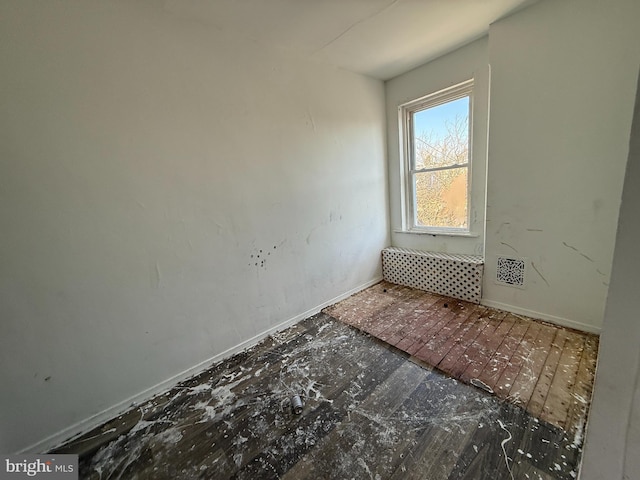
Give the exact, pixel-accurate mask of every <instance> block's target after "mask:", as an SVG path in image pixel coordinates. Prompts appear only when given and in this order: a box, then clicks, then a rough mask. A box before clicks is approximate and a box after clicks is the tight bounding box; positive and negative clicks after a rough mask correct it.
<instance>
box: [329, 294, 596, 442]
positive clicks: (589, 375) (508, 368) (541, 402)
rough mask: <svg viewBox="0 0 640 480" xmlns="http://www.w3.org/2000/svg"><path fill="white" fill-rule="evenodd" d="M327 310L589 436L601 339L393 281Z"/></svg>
mask: <svg viewBox="0 0 640 480" xmlns="http://www.w3.org/2000/svg"><path fill="white" fill-rule="evenodd" d="M324 311H325V312H326V313H327V314H329V315H332V316H333V317H335V318H338V319H340V320H341V321H343V322H345V323H347V324H349V325H352V326H354V327H356V328H359V329H361V330H363V331H364V332H367V333H369V334H371V335H374V336H375V337H377V338H379V339H381V340H383V341H385V342H388V343H389V344H391V345H394V346H396V347H397V348H399V349H400V350H403V351H404V352H407V353H408V354H410V355H412V356H415V357H416V358H418V359H420V360H422V361H425V362H427V363H428V364H429V365H432V366H434V367H437V368H438V369H440V370H442V371H443V372H445V373H447V374H449V375H452V376H453V377H455V378H457V379H460V380H462V381H464V382H466V383H470V384H472V385H475V386H477V387H480V388H484V389H485V390H487V391H489V392H491V393H495V394H496V395H497V396H498V397H500V398H502V399H506V400H509V401H511V402H512V403H514V404H516V405H521V406H522V407H524V408H526V410H527V411H528V412H530V413H531V414H533V415H535V416H536V417H538V418H540V419H542V420H545V421H547V422H549V423H551V424H553V425H556V426H559V427H561V428H564V429H565V430H567V431H568V432H569V433H570V434H581V432H582V431H583V429H584V426H585V423H586V419H587V413H588V408H589V403H590V399H591V391H592V386H593V378H594V375H595V367H596V359H597V352H598V337H597V336H596V335H591V334H586V333H583V332H578V331H575V330H570V329H566V328H562V327H557V326H554V325H550V324H548V323H544V322H539V321H534V320H531V319H528V318H524V317H521V316H518V315H514V314H510V313H507V312H503V311H499V310H495V309H491V308H487V307H483V306H480V305H476V304H473V303H468V302H464V301H461V300H455V299H453V298H449V297H443V296H441V295H436V294H430V293H427V292H423V291H420V290H416V289H412V288H408V287H402V286H399V285H394V284H391V283H387V282H382V283H379V284H377V285H374V286H373V287H371V288H369V289H367V290H364V291H362V292H360V293H358V294H356V295H353V296H352V297H349V298H347V299H346V300H343V301H342V302H340V303H337V304H335V305H332V306H331V307H328V308H326V309H325V310H324Z"/></svg>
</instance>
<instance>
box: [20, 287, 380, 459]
mask: <svg viewBox="0 0 640 480" xmlns="http://www.w3.org/2000/svg"><path fill="white" fill-rule="evenodd" d="M380 281H382V277H381V276H380V277H376V278H374V279H373V280H370V281H368V282H366V283H364V284H362V285H360V286H358V287H355V288H353V289H351V290H349V291H348V292H345V293H343V294H341V295H338V296H337V297H334V298H332V299H330V300H327V301H326V302H324V303H322V304H320V305H317V306H316V307H314V308H312V309H310V310H307V311H306V312H303V313H301V314H299V315H296V316H295V317H293V318H290V319H289V320H286V321H284V322H281V323H279V324H277V325H275V326H273V327H271V328H269V329H267V330H265V331H264V332H262V333H259V334H258V335H255V336H254V337H251V338H249V339H248V340H245V341H244V342H241V343H239V344H238V345H236V346H234V347H231V348H229V349H227V350H225V351H224V352H221V353H219V354H217V355H214V356H213V357H211V358H208V359H207V360H204V361H202V362H200V363H198V364H197V365H194V366H193V367H191V368H188V369H187V370H185V371H183V372H180V373H178V374H177V375H174V376H172V377H170V378H168V379H166V380H164V381H162V382H160V383H158V384H156V385H154V386H152V387H150V388H147V389H145V390H143V391H141V392H140V393H137V394H135V395H133V396H131V397H129V398H127V399H125V400H123V401H121V402H119V403H117V404H116V405H113V406H111V407H108V408H106V409H105V410H102V411H101V412H99V413H96V414H95V415H92V416H91V417H89V418H86V419H84V420H81V421H80V422H78V423H75V424H73V425H71V426H70V427H67V428H65V429H63V430H61V431H59V432H57V433H55V434H53V435H50V436H48V437H47V438H45V439H43V440H40V441H39V442H37V443H34V444H33V445H30V446H28V447H26V448H24V449H22V450H20V451H18V452H16V454H28V453H41V452H47V451H49V450H51V449H53V448H55V447H57V446H60V445H62V444H63V443H65V442H67V441H69V440H72V439H74V438H77V437H78V436H80V435H84V434H85V433H86V432H88V431H90V430H92V429H94V428H96V427H98V426H100V425H102V424H103V423H105V422H106V421H108V420H110V419H112V418H114V417H117V416H118V415H121V414H122V413H124V412H126V411H127V410H129V409H130V408H131V407H132V406H134V405H136V404H139V403H142V402H144V401H147V400H149V399H151V398H152V397H154V396H156V395H158V394H160V393H162V392H165V391H167V390H170V389H171V388H173V387H174V386H176V385H177V384H178V383H180V382H183V381H185V380H187V379H189V378H191V377H193V376H195V375H198V374H199V373H201V372H202V371H204V370H206V369H207V368H210V367H211V366H212V365H214V364H216V363H218V362H221V361H222V360H224V359H226V358H228V357H230V356H232V355H234V354H236V353H238V352H241V351H242V350H245V349H247V348H250V347H252V346H254V345H256V344H257V343H258V342H260V341H261V340H263V339H264V338H266V337H268V336H269V335H271V334H273V333H275V332H278V331H280V330H284V329H285V328H288V327H290V326H292V325H294V324H296V323H298V322H299V321H301V320H304V319H305V318H308V317H310V316H312V315H315V314H316V313H318V312H319V311H320V310H322V309H323V308H325V307H327V306H329V305H333V304H334V303H336V302H339V301H340V300H344V299H345V298H347V297H349V296H351V295H353V294H354V293H357V292H359V291H361V290H364V289H365V288H369V287H370V286H372V285H375V284H376V283H379V282H380Z"/></svg>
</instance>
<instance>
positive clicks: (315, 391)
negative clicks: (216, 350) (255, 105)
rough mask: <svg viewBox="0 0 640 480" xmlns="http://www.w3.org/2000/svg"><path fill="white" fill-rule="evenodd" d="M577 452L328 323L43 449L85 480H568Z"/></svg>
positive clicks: (489, 401) (325, 319) (537, 425)
mask: <svg viewBox="0 0 640 480" xmlns="http://www.w3.org/2000/svg"><path fill="white" fill-rule="evenodd" d="M583 358H584V356H581V357H580V359H579V362H580V363H581V364H582V363H583ZM584 362H586V360H584ZM586 380H588V379H584V381H586ZM580 382H583V380H580V379H579V378H576V385H581V383H580ZM293 394H299V395H301V396H302V398H303V399H304V402H305V405H304V409H303V412H302V414H300V415H295V414H294V413H293V412H292V411H291V408H290V397H291V396H292V395H293ZM580 451H581V445H580V444H579V443H577V442H576V441H575V438H574V437H571V436H570V435H568V434H566V433H565V432H564V431H563V430H562V429H560V428H558V427H556V426H554V425H552V424H550V423H548V422H545V421H543V420H538V419H536V418H534V417H533V416H531V415H530V414H529V413H527V412H526V411H524V410H523V409H521V408H519V407H517V406H515V405H512V404H510V403H508V402H504V401H502V400H500V399H499V398H497V397H495V396H492V395H489V394H487V393H486V392H483V391H481V390H478V389H476V388H474V387H471V386H468V385H466V384H464V383H462V382H460V381H458V380H456V379H454V378H451V377H449V376H447V375H444V374H442V373H441V372H440V371H438V370H437V369H433V368H430V367H428V366H425V365H424V364H423V363H422V362H421V361H420V360H419V359H416V358H415V357H411V356H410V355H408V354H407V353H405V352H402V351H401V350H399V349H397V348H395V347H392V346H389V345H387V344H385V343H383V342H381V341H379V340H377V339H375V338H374V337H371V336H370V335H368V334H364V333H362V332H361V331H359V330H357V329H355V328H352V327H350V326H348V325H346V324H344V323H341V322H338V321H336V320H334V319H333V318H331V317H330V316H328V315H326V314H318V315H316V316H314V317H311V318H309V319H307V320H304V321H303V322H301V323H299V324H298V325H296V326H294V327H292V328H291V329H288V330H285V331H284V332H281V333H278V334H275V335H273V336H272V337H270V338H268V339H266V340H265V341H263V342H262V343H261V344H259V345H258V346H256V347H254V348H252V349H249V350H246V351H244V352H242V353H240V354H238V355H235V356H234V357H231V358H229V359H228V360H225V361H224V362H221V363H219V364H217V365H214V366H212V367H211V368H210V369H208V370H207V371H205V372H203V373H202V374H200V375H198V376H196V377H194V378H192V379H190V380H188V381H186V382H183V383H182V384H180V385H178V386H177V387H175V388H173V389H172V390H170V391H168V392H166V393H165V394H162V395H159V396H157V397H155V398H153V399H151V400H149V401H148V402H146V403H144V404H142V405H139V406H137V407H135V408H132V409H131V410H130V411H129V412H126V413H125V414H123V415H121V416H119V417H117V418H114V419H113V420H112V421H110V422H107V423H105V424H104V425H102V426H100V427H98V428H96V429H94V430H93V431H91V432H88V433H87V434H85V435H83V436H81V437H78V438H75V439H72V440H70V441H69V442H67V443H65V444H64V445H63V446H61V447H60V448H58V449H56V450H55V452H57V453H77V454H79V455H80V478H83V479H84V478H86V479H91V480H98V479H119V478H120V479H125V478H126V479H156V480H162V479H252V480H253V479H287V480H299V479H318V478H322V479H350V478H365V479H367V478H372V479H381V480H382V479H389V478H397V479H424V478H429V479H434V480H438V479H443V480H444V479H452V480H453V479H460V478H473V479H492V480H493V479H510V478H511V474H510V472H513V473H518V472H524V473H527V474H533V473H539V474H540V478H545V479H547V478H549V479H567V480H568V479H572V478H574V477H575V475H576V472H577V469H578V464H579V460H580ZM556 465H558V466H559V468H556ZM516 478H524V477H516ZM531 478H538V477H536V476H532V477H531Z"/></svg>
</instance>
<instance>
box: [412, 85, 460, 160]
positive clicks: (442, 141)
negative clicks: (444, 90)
mask: <svg viewBox="0 0 640 480" xmlns="http://www.w3.org/2000/svg"><path fill="white" fill-rule="evenodd" d="M413 134H414V138H413V148H414V162H415V165H414V168H415V169H416V170H419V169H422V168H433V167H444V166H448V165H457V164H465V163H467V162H468V160H469V97H468V96H467V97H462V98H459V99H457V100H453V101H451V102H447V103H444V104H442V105H437V106H435V107H431V108H426V109H424V110H420V111H417V112H414V113H413Z"/></svg>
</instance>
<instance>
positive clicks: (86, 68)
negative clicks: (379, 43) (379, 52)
mask: <svg viewBox="0 0 640 480" xmlns="http://www.w3.org/2000/svg"><path fill="white" fill-rule="evenodd" d="M0 71H2V82H1V83H0V112H1V114H0V224H1V225H2V229H1V230H0V246H1V247H0V305H2V314H1V315H2V318H1V324H0V328H1V334H0V384H1V385H2V395H1V396H0V432H1V433H0V451H2V452H12V451H17V450H20V449H24V448H28V447H29V446H30V445H33V444H35V443H36V442H41V441H42V442H41V443H39V444H38V445H37V446H36V447H32V448H31V449H33V448H38V449H42V448H45V447H46V446H47V445H49V444H50V443H51V442H54V441H55V440H57V439H59V438H60V436H58V437H56V436H55V434H56V433H59V431H60V430H61V429H63V428H65V427H68V426H72V427H71V429H70V430H67V431H66V432H65V433H63V434H62V435H64V434H70V433H73V432H74V431H75V430H78V429H79V428H82V426H83V425H75V426H73V425H74V424H76V422H80V421H83V420H85V419H87V418H88V417H89V416H91V415H94V414H97V413H99V412H102V411H104V410H105V409H109V408H112V407H114V406H116V408H117V407H118V406H119V407H124V406H125V405H123V404H121V403H120V404H119V402H122V401H125V400H126V399H127V398H129V397H132V396H136V395H137V394H139V393H140V392H143V391H145V389H148V388H153V386H154V385H157V384H159V383H161V382H163V381H166V380H167V379H169V378H170V377H172V376H173V375H179V374H180V373H181V372H184V371H186V370H189V369H190V368H192V367H193V366H194V365H198V364H199V363H200V362H204V361H206V360H207V359H210V358H212V357H215V356H216V355H220V354H222V353H223V352H225V351H227V350H228V349H232V348H234V347H236V346H238V345H242V344H243V342H246V341H248V340H249V341H250V339H251V338H252V337H254V336H256V335H260V334H261V333H264V332H265V331H268V330H269V329H270V328H273V327H274V326H276V325H278V324H280V323H281V322H284V321H286V320H289V319H292V318H298V317H299V316H300V315H302V314H305V312H309V311H310V310H313V309H316V308H317V307H318V306H319V305H322V304H323V303H325V302H327V301H329V300H331V299H332V298H335V297H336V296H339V295H341V294H344V293H345V292H347V291H350V290H352V289H354V288H357V287H360V286H362V285H364V284H366V283H368V282H370V281H372V280H374V279H376V278H378V277H379V275H380V271H379V263H380V262H379V256H380V250H381V248H383V247H385V246H386V245H388V244H389V239H388V231H389V228H388V222H387V204H386V200H385V199H386V196H387V195H386V194H387V192H386V163H385V159H384V154H385V140H384V135H385V130H384V129H385V124H384V117H385V113H384V91H383V85H382V83H381V82H379V81H376V80H372V79H367V78H365V77H361V76H357V75H354V74H350V73H347V72H343V71H338V70H334V69H330V68H328V67H324V66H320V65H316V64H313V63H309V62H306V61H303V60H297V59H293V58H289V57H287V56H285V54H284V53H280V52H275V51H268V50H266V49H264V48H263V47H262V46H261V45H257V44H255V43H252V42H249V41H246V42H245V41H241V40H238V39H233V38H225V37H223V36H221V33H220V32H217V31H208V30H206V29H205V28H203V27H201V26H199V25H198V24H197V23H189V22H187V21H182V20H180V19H173V18H171V17H169V16H165V14H164V13H163V12H162V11H159V10H155V9H148V10H147V9H146V8H145V3H144V2H137V3H135V4H134V2H100V1H97V0H96V1H87V0H82V1H80V0H78V1H73V0H65V1H59V2H38V1H26V0H25V1H22V0H21V1H20V2H16V1H11V0H3V1H1V2H0ZM258 255H260V258H258ZM263 261H264V262H265V263H264V264H263V263H262V262H263ZM256 264H258V265H257V266H256ZM149 392H150V391H147V394H148V393H149ZM111 412H112V411H111ZM99 418H100V417H97V418H94V419H93V422H94V423H95V422H96V421H97V420H98V419H99ZM84 426H85V427H86V426H87V425H86V424H85V425H84ZM49 435H54V437H51V438H49V440H44V441H43V439H45V438H46V437H47V436H49Z"/></svg>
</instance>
